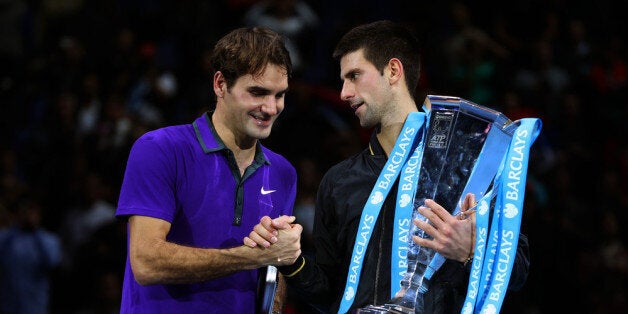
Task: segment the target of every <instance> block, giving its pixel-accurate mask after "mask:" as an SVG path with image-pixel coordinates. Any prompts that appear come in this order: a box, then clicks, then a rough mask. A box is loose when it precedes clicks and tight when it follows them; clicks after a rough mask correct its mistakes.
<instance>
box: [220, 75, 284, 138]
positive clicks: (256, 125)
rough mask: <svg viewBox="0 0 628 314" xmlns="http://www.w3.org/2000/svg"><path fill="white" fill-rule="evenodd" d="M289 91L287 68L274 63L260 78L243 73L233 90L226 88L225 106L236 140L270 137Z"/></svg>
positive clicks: (227, 119)
mask: <svg viewBox="0 0 628 314" xmlns="http://www.w3.org/2000/svg"><path fill="white" fill-rule="evenodd" d="M287 90H288V76H287V74H286V71H285V70H284V69H282V68H281V67H279V66H276V65H274V64H269V65H268V66H267V67H266V69H265V70H264V72H263V73H262V75H260V76H259V77H253V75H250V74H247V75H244V76H241V77H239V78H238V79H237V80H236V81H235V83H234V85H233V86H232V87H231V89H230V90H228V91H227V90H226V89H225V93H224V106H223V108H224V109H225V110H224V112H225V117H226V121H230V123H229V124H230V126H229V128H230V129H231V131H232V132H233V135H234V137H235V140H236V141H239V140H247V139H264V138H267V137H268V136H269V135H270V131H271V128H272V126H273V123H274V122H275V120H276V119H277V117H278V116H279V114H280V113H281V112H282V111H283V109H284V100H285V95H286V91H287Z"/></svg>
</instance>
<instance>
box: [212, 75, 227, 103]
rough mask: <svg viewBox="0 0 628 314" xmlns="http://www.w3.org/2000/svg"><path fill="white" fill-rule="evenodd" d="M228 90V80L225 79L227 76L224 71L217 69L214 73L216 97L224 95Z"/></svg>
mask: <svg viewBox="0 0 628 314" xmlns="http://www.w3.org/2000/svg"><path fill="white" fill-rule="evenodd" d="M226 92H227V81H225V77H224V75H222V72H220V71H216V73H214V93H215V94H216V98H222V97H224V96H225V93H226Z"/></svg>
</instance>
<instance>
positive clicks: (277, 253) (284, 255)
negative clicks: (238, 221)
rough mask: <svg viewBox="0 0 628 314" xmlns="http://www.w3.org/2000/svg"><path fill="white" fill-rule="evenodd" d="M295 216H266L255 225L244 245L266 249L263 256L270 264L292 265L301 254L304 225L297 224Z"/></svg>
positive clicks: (244, 240)
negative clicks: (273, 217)
mask: <svg viewBox="0 0 628 314" xmlns="http://www.w3.org/2000/svg"><path fill="white" fill-rule="evenodd" d="M295 220H296V217H295V216H285V215H283V216H280V217H277V218H275V219H272V218H270V217H269V216H264V217H262V218H261V219H260V222H259V223H258V224H257V225H255V227H253V231H251V233H249V236H248V237H244V239H243V242H244V245H246V246H248V247H251V248H256V247H257V248H259V249H261V250H264V254H262V256H263V258H266V259H268V264H269V265H275V266H283V265H292V264H293V263H294V262H295V261H296V259H297V258H298V257H299V256H300V255H301V233H302V232H303V226H301V225H300V224H295V223H294V221H295Z"/></svg>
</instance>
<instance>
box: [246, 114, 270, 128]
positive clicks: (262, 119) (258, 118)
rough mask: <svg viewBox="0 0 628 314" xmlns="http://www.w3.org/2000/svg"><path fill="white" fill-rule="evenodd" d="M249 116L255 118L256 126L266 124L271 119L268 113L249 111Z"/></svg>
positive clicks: (268, 123)
mask: <svg viewBox="0 0 628 314" xmlns="http://www.w3.org/2000/svg"><path fill="white" fill-rule="evenodd" d="M250 116H251V117H252V118H253V119H254V120H255V123H256V124H257V125H258V126H268V125H270V124H271V123H272V121H273V120H272V117H271V116H269V115H263V114H254V113H251V114H250Z"/></svg>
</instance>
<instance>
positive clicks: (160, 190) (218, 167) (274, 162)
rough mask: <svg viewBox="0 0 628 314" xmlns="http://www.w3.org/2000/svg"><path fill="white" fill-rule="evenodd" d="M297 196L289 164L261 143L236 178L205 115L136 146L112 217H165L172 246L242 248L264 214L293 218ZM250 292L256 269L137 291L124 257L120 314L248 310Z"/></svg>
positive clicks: (138, 287)
mask: <svg viewBox="0 0 628 314" xmlns="http://www.w3.org/2000/svg"><path fill="white" fill-rule="evenodd" d="M295 196H296V171H295V169H294V167H293V166H292V165H291V164H290V163H289V162H288V161H287V160H286V159H285V158H284V157H282V156H280V155H278V154H276V153H274V152H272V151H270V150H268V149H267V148H265V147H264V146H262V145H261V144H258V146H257V151H256V155H255V160H254V161H253V164H252V165H251V166H249V168H248V169H247V170H246V172H245V174H244V175H243V176H242V177H240V174H239V170H238V167H237V165H236V163H235V159H234V156H233V153H232V152H231V151H230V150H229V149H227V148H226V146H225V145H224V143H223V142H222V140H221V139H220V138H219V137H218V135H217V134H216V132H215V130H214V128H213V125H212V123H211V117H210V115H209V114H207V113H205V114H203V115H202V116H201V117H199V118H198V119H196V121H194V123H193V124H186V125H177V126H169V127H165V128H161V129H158V130H155V131H151V132H148V133H146V134H144V135H143V136H142V137H140V138H139V139H138V140H137V141H136V142H135V144H134V145H133V148H132V149H131V153H130V156H129V159H128V162H127V166H126V172H125V175H124V180H123V183H122V188H121V191H120V198H119V201H118V209H117V212H116V216H117V217H121V218H126V217H127V216H130V215H142V216H150V217H155V218H159V219H163V220H166V221H168V222H170V223H171V224H172V226H171V229H170V233H169V234H168V241H170V242H174V243H177V244H181V245H186V246H193V247H204V248H228V247H234V246H239V245H242V239H243V238H244V237H245V236H247V235H249V233H250V232H251V231H252V230H253V226H255V225H256V224H257V223H258V222H259V220H260V218H261V217H262V216H264V215H268V216H270V217H273V218H274V217H277V216H280V215H291V214H292V208H293V205H294V201H295ZM127 241H128V240H127ZM256 287H257V270H251V271H241V272H238V273H235V274H232V275H229V276H225V277H222V278H218V279H215V280H210V281H206V282H202V283H197V284H185V285H183V284H179V285H150V286H141V285H139V284H138V283H137V282H136V281H135V278H134V276H133V272H132V270H131V265H130V263H129V259H128V257H127V261H126V270H125V275H124V284H123V292H122V305H121V311H120V312H121V313H254V309H255V294H256V291H255V289H256Z"/></svg>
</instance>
